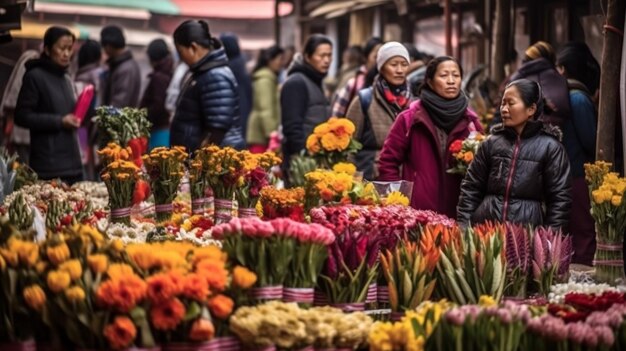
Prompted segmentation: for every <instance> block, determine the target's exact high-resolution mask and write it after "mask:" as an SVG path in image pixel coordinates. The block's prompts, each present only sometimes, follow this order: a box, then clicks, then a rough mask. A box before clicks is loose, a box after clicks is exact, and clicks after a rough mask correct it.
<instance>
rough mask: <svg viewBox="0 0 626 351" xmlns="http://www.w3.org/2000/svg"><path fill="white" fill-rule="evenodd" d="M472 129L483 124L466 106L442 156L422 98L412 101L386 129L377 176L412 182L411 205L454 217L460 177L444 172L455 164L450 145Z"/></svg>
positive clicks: (478, 129)
mask: <svg viewBox="0 0 626 351" xmlns="http://www.w3.org/2000/svg"><path fill="white" fill-rule="evenodd" d="M471 131H479V132H482V131H483V128H482V126H481V124H480V122H479V120H478V117H477V116H476V113H474V111H472V110H471V109H469V108H468V109H467V110H466V112H465V116H464V117H463V118H462V119H461V121H460V122H459V123H458V124H457V125H456V127H454V129H453V130H452V132H450V134H449V135H448V140H447V145H446V148H445V150H446V152H445V159H443V160H442V159H441V156H440V155H441V153H440V152H439V150H441V147H440V145H439V143H440V142H439V138H438V137H437V132H436V127H435V125H434V123H433V122H432V120H431V119H430V116H429V115H428V112H427V111H426V109H425V108H424V107H423V106H422V102H421V101H420V100H418V101H414V102H413V103H411V105H410V107H409V108H408V109H407V110H405V111H403V112H402V113H400V114H399V115H398V117H397V118H396V120H395V122H394V123H393V125H392V126H391V129H390V130H389V134H388V135H387V139H386V140H385V143H384V145H383V149H382V152H381V154H380V160H379V163H378V167H379V174H380V175H379V177H378V180H381V181H398V180H406V181H410V182H413V195H412V197H411V207H413V208H415V209H419V210H433V211H436V212H438V213H441V214H445V215H446V216H448V217H450V218H456V206H457V203H458V202H459V194H460V190H461V181H462V180H463V177H462V176H460V175H456V174H448V173H446V170H448V169H450V168H452V166H453V164H454V163H453V162H454V157H453V156H452V153H451V152H450V145H451V144H452V142H454V141H455V140H458V139H461V140H463V139H465V138H467V137H468V136H469V133H470V132H471Z"/></svg>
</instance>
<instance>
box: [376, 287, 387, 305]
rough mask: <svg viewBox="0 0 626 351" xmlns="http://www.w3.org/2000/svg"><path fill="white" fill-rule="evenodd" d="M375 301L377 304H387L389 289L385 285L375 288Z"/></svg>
mask: <svg viewBox="0 0 626 351" xmlns="http://www.w3.org/2000/svg"><path fill="white" fill-rule="evenodd" d="M376 299H377V300H378V302H379V303H384V304H388V303H389V287H388V286H387V285H378V286H376Z"/></svg>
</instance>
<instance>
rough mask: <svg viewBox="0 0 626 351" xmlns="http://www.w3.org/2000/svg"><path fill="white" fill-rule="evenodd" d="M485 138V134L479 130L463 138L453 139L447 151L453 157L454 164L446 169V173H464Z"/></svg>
mask: <svg viewBox="0 0 626 351" xmlns="http://www.w3.org/2000/svg"><path fill="white" fill-rule="evenodd" d="M483 140H485V136H484V135H483V134H481V133H479V132H472V133H470V135H469V136H468V137H467V138H466V139H465V140H461V139H458V140H455V141H453V142H452V144H450V148H449V151H450V153H451V154H452V156H453V157H454V159H455V164H454V166H453V167H452V168H450V169H448V171H447V172H448V173H453V174H461V175H465V173H467V169H468V167H469V165H470V163H472V161H473V160H474V156H475V155H476V152H477V151H478V147H479V146H480V144H481V143H482V142H483Z"/></svg>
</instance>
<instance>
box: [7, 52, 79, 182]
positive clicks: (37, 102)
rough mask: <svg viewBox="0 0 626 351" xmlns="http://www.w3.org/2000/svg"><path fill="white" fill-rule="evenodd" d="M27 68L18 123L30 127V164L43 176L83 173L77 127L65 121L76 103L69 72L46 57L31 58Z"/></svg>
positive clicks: (46, 177)
mask: <svg viewBox="0 0 626 351" xmlns="http://www.w3.org/2000/svg"><path fill="white" fill-rule="evenodd" d="M26 70H27V71H26V74H24V80H23V83H22V89H21V90H20V94H19V97H18V99H17V106H16V107H15V124H17V125H18V126H20V127H24V128H28V129H30V139H31V146H30V166H31V167H32V168H33V170H35V172H37V174H38V175H39V177H40V178H41V179H53V178H57V177H58V178H76V177H80V176H82V173H83V171H82V164H81V159H80V151H79V148H78V138H77V136H76V130H75V129H67V128H64V127H63V123H62V120H63V116H65V115H67V114H68V113H72V112H73V111H74V105H75V104H76V96H75V93H74V87H73V83H72V81H71V80H70V78H69V77H68V76H67V71H66V70H65V69H64V68H62V67H61V66H58V65H56V64H54V63H53V62H52V61H51V60H50V59H49V58H47V57H46V56H43V57H42V58H41V59H36V60H31V61H28V62H27V63H26Z"/></svg>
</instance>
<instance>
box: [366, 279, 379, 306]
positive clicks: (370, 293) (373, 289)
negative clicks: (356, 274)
mask: <svg viewBox="0 0 626 351" xmlns="http://www.w3.org/2000/svg"><path fill="white" fill-rule="evenodd" d="M377 300H378V286H377V285H376V283H374V284H370V286H368V287H367V296H366V297H365V303H373V302H376V301H377Z"/></svg>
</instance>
